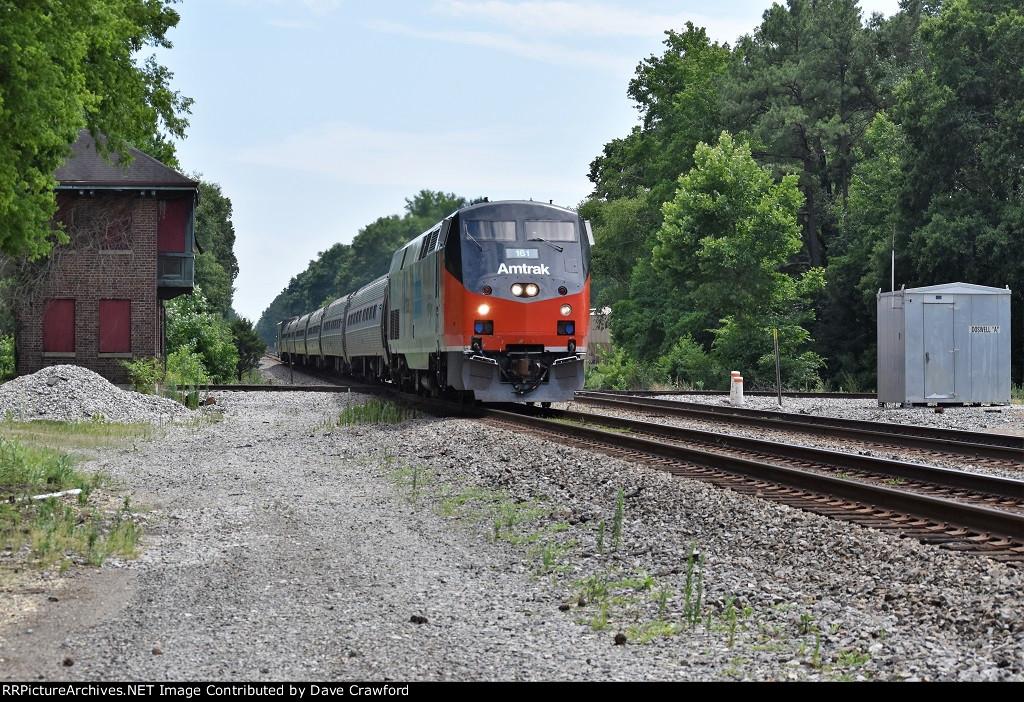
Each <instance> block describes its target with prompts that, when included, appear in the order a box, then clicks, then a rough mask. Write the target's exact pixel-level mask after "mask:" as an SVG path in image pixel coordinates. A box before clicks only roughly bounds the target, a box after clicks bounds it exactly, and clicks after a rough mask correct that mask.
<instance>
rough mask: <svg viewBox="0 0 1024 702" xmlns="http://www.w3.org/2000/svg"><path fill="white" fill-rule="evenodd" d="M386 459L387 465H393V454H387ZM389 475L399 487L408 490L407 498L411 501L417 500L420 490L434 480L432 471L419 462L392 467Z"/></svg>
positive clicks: (415, 501) (416, 501)
mask: <svg viewBox="0 0 1024 702" xmlns="http://www.w3.org/2000/svg"><path fill="white" fill-rule="evenodd" d="M388 459H389V460H388V465H393V461H394V456H393V455H390V454H388ZM391 476H392V478H393V479H394V480H395V482H396V483H397V484H398V486H399V488H405V489H408V490H409V499H410V500H411V501H412V502H413V503H418V502H419V499H420V491H421V490H423V489H424V488H425V487H428V486H429V485H430V484H431V483H433V481H434V474H433V472H432V471H431V470H430V469H429V468H427V467H426V466H424V465H422V464H419V463H415V464H413V465H411V466H408V465H407V466H403V467H401V468H397V469H393V470H392V471H391Z"/></svg>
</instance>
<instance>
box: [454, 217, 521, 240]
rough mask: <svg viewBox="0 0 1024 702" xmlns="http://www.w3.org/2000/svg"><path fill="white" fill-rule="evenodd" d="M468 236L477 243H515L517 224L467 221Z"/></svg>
mask: <svg viewBox="0 0 1024 702" xmlns="http://www.w3.org/2000/svg"><path fill="white" fill-rule="evenodd" d="M466 236H467V238H470V237H471V238H472V239H475V240H477V241H515V240H516V223H515V222H484V221H479V220H466Z"/></svg>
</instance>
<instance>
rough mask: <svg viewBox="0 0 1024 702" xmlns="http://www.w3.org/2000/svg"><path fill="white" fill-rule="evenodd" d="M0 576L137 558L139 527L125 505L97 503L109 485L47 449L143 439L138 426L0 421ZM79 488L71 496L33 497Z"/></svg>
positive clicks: (143, 429)
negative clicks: (26, 568)
mask: <svg viewBox="0 0 1024 702" xmlns="http://www.w3.org/2000/svg"><path fill="white" fill-rule="evenodd" d="M0 432H2V433H0V544H2V548H3V551H0V570H2V569H3V568H17V567H18V566H20V565H23V564H25V563H28V564H32V565H35V566H38V567H40V568H47V567H50V566H53V565H55V564H58V563H59V564H60V567H61V570H62V571H63V570H64V569H66V568H67V567H68V566H70V565H71V564H72V563H81V564H87V565H95V566H99V565H102V564H103V562H104V561H105V560H107V559H108V558H109V557H111V556H115V555H116V556H122V557H125V558H131V557H133V556H135V555H137V554H138V550H139V541H140V538H141V536H142V527H141V526H140V525H139V524H138V523H137V522H136V521H135V517H134V515H133V513H132V511H131V508H130V500H129V498H127V497H125V498H124V502H123V503H122V504H121V505H120V507H118V508H116V509H109V508H107V509H104V508H103V507H102V506H101V505H99V504H98V496H97V493H96V492H95V491H96V488H98V487H100V486H102V485H105V484H106V483H107V482H109V479H108V478H106V477H104V476H102V475H90V474H86V473H83V472H81V471H78V470H77V469H76V468H75V459H74V457H72V456H71V455H69V454H68V453H66V452H64V451H61V450H57V449H55V448H53V447H52V446H53V445H54V444H56V445H63V446H72V447H77V448H93V447H98V446H109V445H116V444H118V443H122V442H124V441H125V440H126V438H129V437H136V436H140V435H141V436H148V435H150V433H149V430H148V429H147V428H146V427H144V426H142V425H118V424H112V423H108V422H84V423H80V424H64V423H60V422H24V423H21V422H19V423H15V422H10V421H7V422H3V423H0ZM70 490H79V491H80V492H79V493H78V494H77V495H63V496H59V497H49V498H46V499H33V497H34V496H38V495H45V494H51V493H60V492H65V491H70Z"/></svg>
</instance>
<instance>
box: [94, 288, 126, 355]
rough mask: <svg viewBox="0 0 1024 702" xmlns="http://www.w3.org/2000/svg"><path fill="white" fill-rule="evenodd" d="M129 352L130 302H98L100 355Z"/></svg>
mask: <svg viewBox="0 0 1024 702" xmlns="http://www.w3.org/2000/svg"><path fill="white" fill-rule="evenodd" d="M131 350H132V303H131V301H130V300H100V353H128V352H130V351H131Z"/></svg>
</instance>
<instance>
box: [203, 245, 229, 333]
mask: <svg viewBox="0 0 1024 702" xmlns="http://www.w3.org/2000/svg"><path fill="white" fill-rule="evenodd" d="M195 275H196V277H195V284H196V286H198V287H199V288H201V289H202V291H203V295H204V296H205V297H206V300H207V302H208V303H209V305H210V310H211V311H213V312H216V313H217V314H219V315H220V316H222V317H228V316H230V315H231V299H232V297H233V296H234V292H235V289H234V287H233V286H232V285H231V277H230V276H229V275H228V272H227V271H226V270H224V267H223V266H222V265H220V263H219V262H218V261H217V259H216V258H215V257H214V255H213V254H212V253H210V252H208V251H207V252H204V253H197V254H196V269H195Z"/></svg>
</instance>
